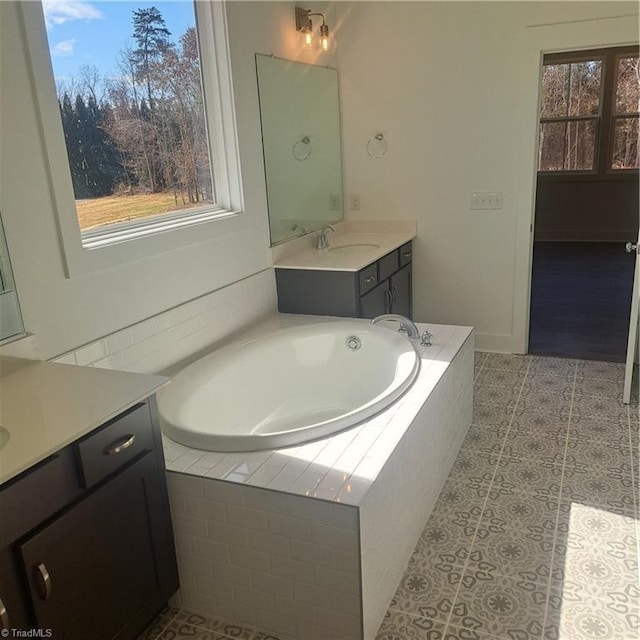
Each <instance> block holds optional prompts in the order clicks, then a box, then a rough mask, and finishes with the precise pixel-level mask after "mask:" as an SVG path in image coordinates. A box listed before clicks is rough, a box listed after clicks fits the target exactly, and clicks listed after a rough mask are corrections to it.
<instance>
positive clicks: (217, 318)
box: [53, 269, 276, 373]
mask: <svg viewBox="0 0 640 640" xmlns="http://www.w3.org/2000/svg"><path fill="white" fill-rule="evenodd" d="M275 309H276V286H275V279H274V272H273V269H267V270H265V271H261V272H260V273H257V274H255V275H252V276H250V277H248V278H245V279H244V280H240V281H239V282H235V283H233V284H230V285H229V286H227V287H224V288H222V289H218V290H217V291H213V292H212V293H209V294H207V295H205V296H201V297H200V298H197V299H195V300H191V301H190V302H186V303H185V304H182V305H180V306H178V307H175V308H174V309H170V310H169V311H165V312H163V313H160V314H158V315H156V316H154V317H152V318H149V319H147V320H144V321H142V322H139V323H137V324H135V325H133V326H131V327H127V328H125V329H122V330H121V331H117V332H115V333H112V334H110V335H108V336H105V337H104V338H100V339H99V340H96V341H94V342H91V343H90V344H87V345H84V346H82V347H80V348H78V349H75V350H74V351H70V352H68V353H65V354H63V355H61V356H59V357H57V358H55V359H54V360H53V361H54V362H58V363H62V364H78V365H83V366H90V367H100V368H104V369H118V370H120V371H131V372H134V373H160V372H165V371H169V370H171V368H172V367H174V366H175V365H176V364H177V363H181V362H183V361H184V360H185V359H187V358H190V357H192V356H193V355H194V354H197V353H199V352H201V351H202V350H203V349H206V348H208V347H210V346H211V345H212V344H213V343H215V342H218V341H220V340H224V339H225V338H227V337H228V336H229V335H231V334H233V333H235V332H237V331H239V330H240V329H242V328H244V327H246V326H247V325H249V324H251V323H253V322H255V321H257V320H258V319H260V318H262V317H264V316H265V315H267V314H269V313H273V312H274V311H275Z"/></svg>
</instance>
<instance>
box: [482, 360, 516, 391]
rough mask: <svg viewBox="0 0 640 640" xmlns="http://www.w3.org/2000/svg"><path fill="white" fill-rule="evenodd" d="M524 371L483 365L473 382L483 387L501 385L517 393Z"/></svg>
mask: <svg viewBox="0 0 640 640" xmlns="http://www.w3.org/2000/svg"><path fill="white" fill-rule="evenodd" d="M526 372H527V370H526V369H519V370H513V369H491V368H489V367H487V366H485V367H483V368H482V371H481V372H480V374H479V375H478V377H477V378H476V381H475V383H476V385H479V386H483V387H484V386H490V387H502V388H505V389H509V390H510V391H512V392H515V393H517V392H518V391H519V390H520V387H521V386H522V383H523V382H524V379H525V375H526Z"/></svg>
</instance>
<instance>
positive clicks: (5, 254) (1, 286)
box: [0, 217, 24, 340]
mask: <svg viewBox="0 0 640 640" xmlns="http://www.w3.org/2000/svg"><path fill="white" fill-rule="evenodd" d="M20 333H24V327H23V325H22V316H21V315H20V307H19V306H18V294H17V293H16V287H15V284H14V281H13V272H12V271H11V262H10V261H9V250H8V249H7V242H6V240H5V237H4V229H3V227H2V218H1V217H0V340H4V339H5V338H10V337H12V336H15V335H18V334H20Z"/></svg>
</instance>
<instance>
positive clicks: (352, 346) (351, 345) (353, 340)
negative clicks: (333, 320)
mask: <svg viewBox="0 0 640 640" xmlns="http://www.w3.org/2000/svg"><path fill="white" fill-rule="evenodd" d="M361 346H362V340H360V338H358V336H349V337H348V338H347V348H348V349H349V350H350V351H357V350H358V349H359V348H360V347H361Z"/></svg>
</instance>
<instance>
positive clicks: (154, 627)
mask: <svg viewBox="0 0 640 640" xmlns="http://www.w3.org/2000/svg"><path fill="white" fill-rule="evenodd" d="M171 617H172V616H167V615H163V614H160V615H158V616H156V618H155V619H154V620H153V621H152V622H151V624H150V625H149V626H148V627H147V628H146V629H145V631H144V633H143V634H142V635H140V636H138V640H158V638H160V636H161V635H162V632H163V631H164V630H165V629H166V628H167V627H168V626H169V623H170V622H171Z"/></svg>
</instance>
